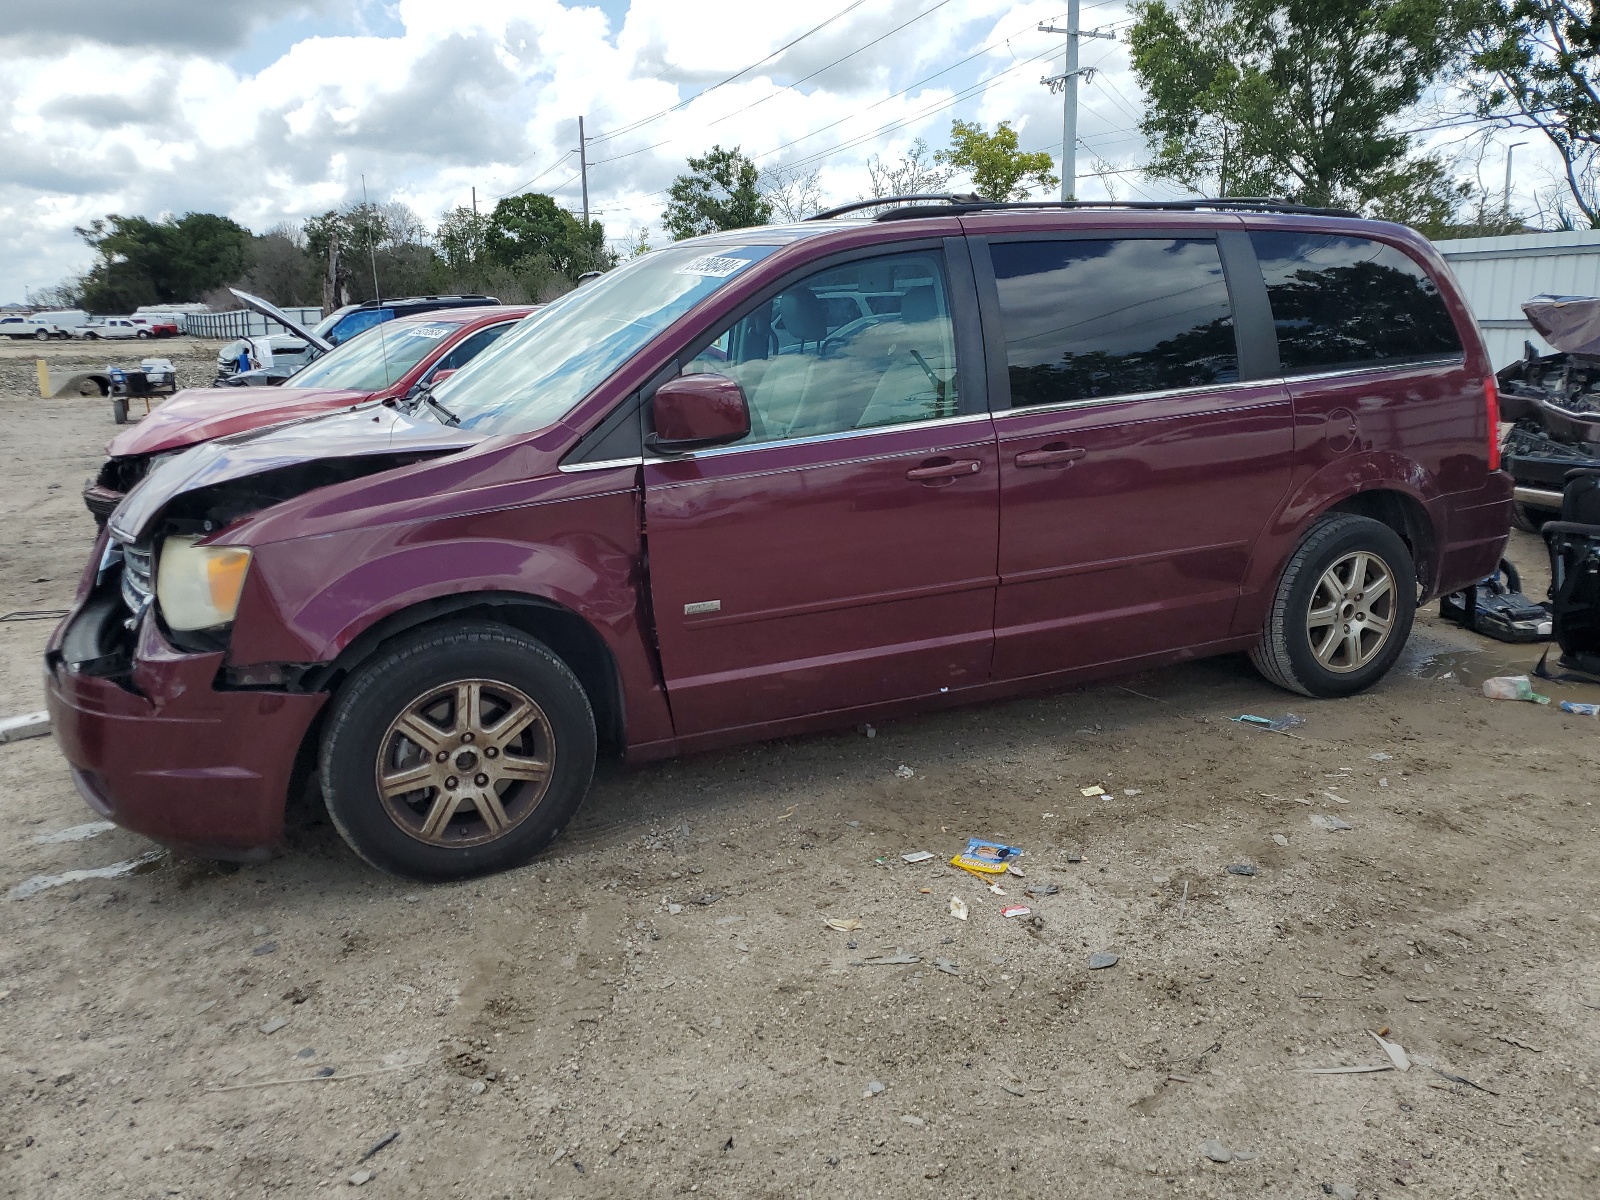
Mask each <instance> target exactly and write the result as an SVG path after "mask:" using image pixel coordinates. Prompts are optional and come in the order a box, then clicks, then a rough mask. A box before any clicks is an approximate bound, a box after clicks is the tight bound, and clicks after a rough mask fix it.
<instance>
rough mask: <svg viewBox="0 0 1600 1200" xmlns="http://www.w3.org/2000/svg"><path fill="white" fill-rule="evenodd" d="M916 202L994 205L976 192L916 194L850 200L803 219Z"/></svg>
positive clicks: (812, 219)
mask: <svg viewBox="0 0 1600 1200" xmlns="http://www.w3.org/2000/svg"><path fill="white" fill-rule="evenodd" d="M917 200H943V201H944V202H945V203H947V204H962V205H970V206H972V207H974V208H986V207H989V206H990V205H992V204H993V203H994V202H993V201H992V200H985V199H984V198H983V197H982V196H979V195H978V194H977V193H976V192H968V193H967V194H966V195H957V194H956V193H954V192H917V193H913V194H911V195H905V196H878V197H875V198H874V199H871V200H852V201H851V202H850V203H849V204H841V205H839V206H838V207H837V208H826V209H823V210H822V211H821V212H819V213H813V214H812V215H811V216H809V217H807V218H805V219H806V220H807V221H829V220H832V219H833V218H834V217H842V216H844V215H845V214H846V213H853V212H859V211H860V210H861V209H863V208H883V207H885V206H886V205H890V204H906V203H909V202H912V201H917ZM880 219H881V218H880Z"/></svg>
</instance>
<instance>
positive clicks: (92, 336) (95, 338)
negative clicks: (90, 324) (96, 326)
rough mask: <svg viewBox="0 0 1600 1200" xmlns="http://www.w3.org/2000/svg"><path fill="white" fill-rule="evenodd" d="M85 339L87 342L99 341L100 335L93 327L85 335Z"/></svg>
mask: <svg viewBox="0 0 1600 1200" xmlns="http://www.w3.org/2000/svg"><path fill="white" fill-rule="evenodd" d="M83 340H84V341H86V342H98V341H99V340H100V335H99V334H98V333H96V332H95V331H94V330H92V329H91V330H90V331H89V332H88V333H86V334H84V335H83Z"/></svg>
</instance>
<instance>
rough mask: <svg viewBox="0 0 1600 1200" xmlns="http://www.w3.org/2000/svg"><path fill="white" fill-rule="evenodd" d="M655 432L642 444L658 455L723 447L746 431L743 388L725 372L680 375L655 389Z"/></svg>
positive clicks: (747, 415)
mask: <svg viewBox="0 0 1600 1200" xmlns="http://www.w3.org/2000/svg"><path fill="white" fill-rule="evenodd" d="M650 408H651V416H652V418H653V420H654V424H655V432H654V433H652V434H650V435H649V436H647V437H646V438H645V440H644V443H645V445H646V446H647V447H649V448H650V449H651V450H654V451H656V452H657V453H661V454H685V453H687V452H689V451H691V450H705V449H708V448H709V447H712V446H726V445H728V444H729V443H730V442H737V441H738V440H739V439H740V438H742V437H746V436H748V435H749V433H750V405H749V402H748V401H746V400H745V397H744V389H743V388H742V387H740V386H739V385H738V383H736V382H735V381H734V380H732V379H729V378H728V377H727V376H726V375H711V374H703V375H682V376H679V377H678V378H677V379H669V380H667V382H666V383H663V384H662V385H661V386H660V387H658V388H657V389H656V394H655V399H654V400H652V401H651V403H650Z"/></svg>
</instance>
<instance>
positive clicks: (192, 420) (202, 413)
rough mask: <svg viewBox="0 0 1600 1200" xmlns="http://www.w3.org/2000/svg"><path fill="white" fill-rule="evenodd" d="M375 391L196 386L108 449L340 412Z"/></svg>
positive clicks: (126, 452) (152, 450)
mask: <svg viewBox="0 0 1600 1200" xmlns="http://www.w3.org/2000/svg"><path fill="white" fill-rule="evenodd" d="M371 395H372V393H371V392H352V391H348V390H334V389H331V388H271V389H265V388H259V389H258V388H248V389H246V388H236V387H221V388H190V389H187V390H185V391H181V392H179V393H178V394H177V395H176V396H174V397H173V398H172V399H170V400H168V401H167V402H166V403H165V404H163V405H161V406H160V407H158V408H156V409H154V410H153V411H152V412H151V413H150V415H149V416H147V417H146V418H144V420H142V421H140V422H139V423H138V424H137V425H135V426H133V427H132V428H129V429H126V430H124V431H123V432H121V433H119V434H117V436H116V437H114V438H112V439H111V441H110V443H109V444H107V446H106V453H107V454H109V455H110V456H111V457H112V458H131V457H135V456H142V455H146V454H160V453H161V452H163V451H166V450H176V449H178V448H179V447H181V446H192V445H194V444H195V443H196V442H209V441H211V440H212V439H213V438H219V437H227V436H228V435H230V434H235V433H247V432H249V431H250V430H252V429H260V428H262V427H263V426H266V425H276V424H278V423H279V422H281V421H292V420H294V419H295V418H297V417H309V416H313V415H316V414H320V413H327V412H336V411H338V410H339V409H341V408H349V407H350V406H351V405H352V404H360V403H361V402H362V401H363V400H366V399H367V398H368V397H370V396H371Z"/></svg>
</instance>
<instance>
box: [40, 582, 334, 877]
mask: <svg viewBox="0 0 1600 1200" xmlns="http://www.w3.org/2000/svg"><path fill="white" fill-rule="evenodd" d="M127 618H128V610H127V608H126V607H125V606H124V605H123V604H122V603H121V601H120V599H119V597H118V595H117V594H116V592H115V590H114V589H111V588H109V587H106V586H100V587H96V588H94V589H93V591H92V592H91V593H90V594H89V595H88V596H86V597H85V598H84V599H82V600H81V601H80V603H79V604H78V605H77V606H75V607H74V609H73V611H72V613H71V614H70V615H69V616H68V617H67V619H66V620H64V621H63V622H62V623H61V625H60V626H59V627H58V628H57V629H56V631H55V634H54V635H53V636H52V637H51V639H50V644H49V647H48V649H47V650H46V652H45V675H46V695H47V703H48V706H49V709H50V719H51V723H52V725H53V727H54V731H55V736H56V741H57V743H58V744H59V745H60V746H61V750H62V753H63V754H64V755H65V756H66V759H67V762H68V763H69V764H70V765H71V767H72V775H73V780H74V782H75V783H76V785H77V788H78V791H79V792H80V793H81V794H82V796H83V798H84V799H85V800H86V801H87V802H88V804H89V806H90V807H91V808H93V809H94V810H95V811H96V812H98V813H100V814H101V815H102V816H104V817H106V818H107V819H108V820H112V821H115V822H116V823H117V824H118V825H121V826H123V827H124V828H126V829H131V830H133V831H134V832H135V833H141V834H143V835H145V836H146V837H149V838H153V839H155V840H156V841H158V842H161V843H163V844H164V845H167V846H170V847H172V848H173V849H175V850H179V851H181V852H184V853H188V854H193V855H197V856H201V857H210V858H228V859H248V858H259V857H264V856H265V855H266V854H268V853H269V852H270V851H271V849H272V848H273V847H274V846H276V845H278V844H279V843H280V842H281V841H282V840H283V815H284V807H285V804H286V802H287V800H288V795H289V786H290V781H291V777H292V776H293V774H294V768H295V762H296V758H297V755H298V753H299V751H300V748H301V746H302V744H303V743H304V741H305V737H306V734H307V732H308V731H309V730H310V728H311V725H312V722H313V721H314V720H315V719H316V716H317V713H318V712H319V711H320V710H321V708H322V706H323V704H324V703H326V701H327V696H326V695H325V694H322V693H311V694H298V695H296V694H289V693H285V692H267V691H246V690H238V691H233V690H228V689H226V688H219V687H218V681H219V679H220V676H221V669H222V665H223V658H224V655H223V653H222V652H216V653H210V654H191V653H186V652H184V651H182V650H180V649H178V648H176V647H174V646H173V645H172V644H171V643H170V642H168V640H167V639H166V638H165V637H164V636H163V634H162V632H161V630H160V628H159V625H158V623H157V621H156V620H155V618H154V616H153V614H151V613H149V612H146V613H144V614H143V616H142V618H141V619H140V620H139V621H138V622H137V627H136V631H135V632H132V633H130V632H129V631H128V630H127V628H126V622H127Z"/></svg>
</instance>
